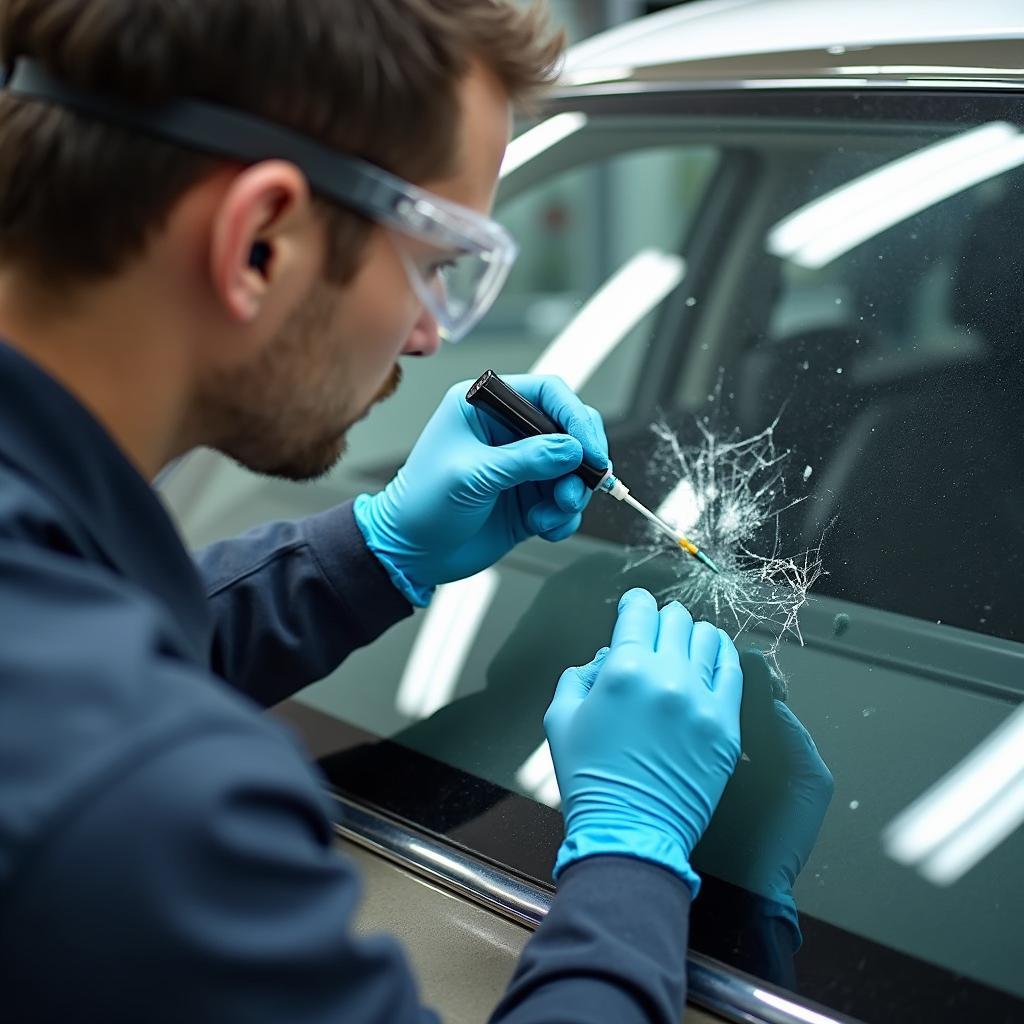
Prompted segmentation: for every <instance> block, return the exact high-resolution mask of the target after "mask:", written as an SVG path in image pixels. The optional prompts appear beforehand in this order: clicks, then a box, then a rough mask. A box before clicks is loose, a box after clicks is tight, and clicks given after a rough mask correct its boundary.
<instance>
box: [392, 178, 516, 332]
mask: <svg viewBox="0 0 1024 1024" xmlns="http://www.w3.org/2000/svg"><path fill="white" fill-rule="evenodd" d="M379 219H380V221H381V222H382V223H384V224H387V225H389V226H390V227H393V228H394V229H395V230H396V231H397V232H399V234H400V235H401V236H404V237H407V238H411V239H414V240H416V241H418V242H420V243H422V244H420V245H410V244H406V243H404V241H403V238H399V239H397V245H396V248H397V250H398V254H399V256H400V257H401V259H402V262H403V264H404V265H405V270H406V273H407V274H408V277H409V282H410V284H411V285H412V287H413V289H414V291H415V292H416V294H417V296H419V298H420V300H421V301H422V302H423V304H424V306H426V308H427V310H428V311H429V312H430V314H431V315H432V316H433V317H434V319H435V320H436V321H437V325H438V327H439V328H440V331H441V335H442V337H444V338H445V339H446V340H447V341H452V342H456V341H460V340H461V339H462V338H464V337H465V336H466V334H467V333H468V332H469V331H470V330H471V329H472V328H473V327H474V326H476V324H477V323H478V322H479V321H480V318H481V317H482V316H483V315H484V314H485V313H486V312H487V311H488V310H489V309H490V308H491V306H492V305H493V303H494V300H495V299H496V298H497V296H498V293H499V292H500V291H501V289H502V287H503V286H504V284H505V281H506V280H507V279H508V275H509V271H510V270H511V269H512V264H513V263H514V262H515V258H516V254H517V251H518V250H517V247H516V243H515V241H514V240H513V239H512V236H511V235H510V234H509V233H508V232H507V231H506V230H505V229H504V228H503V227H501V225H500V224H497V223H495V222H494V221H492V220H490V219H489V218H487V217H484V216H481V215H480V214H478V213H476V212H475V211H473V210H470V209H467V208H466V207H464V206H459V205H458V204H457V203H452V202H450V201H448V200H446V199H442V198H441V197H440V196H436V195H433V194H432V193H430V192H426V191H424V190H423V189H420V188H417V187H416V186H415V185H409V184H406V185H405V196H404V198H403V199H401V200H399V202H398V203H397V204H396V206H395V208H394V210H393V211H392V212H390V213H388V214H387V215H382V216H381V217H380V218H379Z"/></svg>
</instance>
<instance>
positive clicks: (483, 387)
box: [466, 370, 722, 572]
mask: <svg viewBox="0 0 1024 1024" xmlns="http://www.w3.org/2000/svg"><path fill="white" fill-rule="evenodd" d="M466 401H467V402H469V404H470V405H472V406H473V407H474V408H476V409H480V410H482V411H483V412H486V413H487V414H488V415H489V416H491V417H493V418H494V419H496V420H497V421H498V422H499V423H502V424H504V425H505V426H506V427H508V429H509V430H511V431H512V433H514V434H515V435H516V436H517V437H535V436H537V435H538V434H564V433H565V431H564V430H562V428H561V427H559V426H558V424H557V423H555V421H554V420H553V419H551V417H550V416H548V415H547V413H545V412H542V411H541V410H540V409H538V408H537V406H535V405H534V404H533V403H532V402H530V401H529V400H528V399H526V398H524V397H523V396H522V395H521V394H519V392H518V391H516V390H515V389H514V388H511V387H509V385H508V384H506V383H505V382H504V381H503V380H502V379H501V378H500V377H499V376H498V375H497V374H496V373H495V372H494V371H493V370H487V371H486V372H485V373H484V374H483V375H482V376H481V377H480V378H479V379H478V380H477V381H476V382H475V383H474V384H473V386H472V387H471V388H470V389H469V391H468V392H467V393H466ZM575 472H576V475H577V476H578V477H579V478H580V479H581V480H582V481H583V482H584V483H585V484H586V485H587V487H589V488H590V489H591V490H594V491H602V492H604V493H605V494H610V495H611V496H612V497H613V498H616V499H617V500H618V501H625V503H626V504H627V505H630V506H631V507H633V508H635V509H636V510H637V512H639V513H640V515H642V516H643V517H644V518H645V519H649V520H650V521H651V522H652V523H653V524H654V525H655V526H656V527H657V528H658V529H659V530H661V532H662V533H664V534H667V535H668V536H669V537H671V538H672V543H673V544H678V545H679V546H680V547H681V548H682V549H683V550H684V551H685V552H686V553H687V554H689V555H692V556H693V557H694V558H696V559H697V561H698V562H700V563H701V564H702V565H705V566H707V568H709V569H710V570H711V571H712V572H721V571H722V570H721V569H719V568H718V566H717V565H715V563H714V562H713V561H711V559H710V558H708V556H707V555H705V554H704V552H703V551H701V550H700V548H698V547H697V545H696V544H694V543H693V541H691V540H687V538H686V537H684V536H683V535H682V534H681V533H679V532H678V531H676V530H674V529H672V527H671V526H669V524H668V523H666V522H665V520H664V519H662V518H661V517H660V516H657V515H655V514H654V513H653V512H652V511H651V510H650V509H648V508H645V507H644V506H643V505H641V504H640V502H639V501H637V500H636V498H634V497H633V496H632V495H631V494H630V493H629V488H628V487H626V486H625V484H623V483H622V481H621V480H619V478H618V477H616V476H615V475H614V474H613V473H612V469H611V465H610V464H609V465H607V466H605V467H604V468H600V469H599V468H597V467H595V466H591V465H588V464H587V463H586V462H584V463H583V464H582V465H581V466H580V467H579V469H577V470H576V471H575Z"/></svg>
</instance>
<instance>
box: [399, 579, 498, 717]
mask: <svg viewBox="0 0 1024 1024" xmlns="http://www.w3.org/2000/svg"><path fill="white" fill-rule="evenodd" d="M497 589H498V573H497V572H496V571H495V570H494V569H485V570H484V571H483V572H481V573H477V574H476V575H475V576H470V577H469V579H466V580H459V581H458V582H456V583H446V584H444V586H441V587H438V588H437V592H436V593H435V594H434V599H433V600H432V601H431V603H430V608H429V609H428V610H427V613H426V615H425V616H424V619H423V625H422V626H421V627H420V631H419V633H418V634H417V635H416V642H415V644H413V648H412V653H411V654H410V655H409V660H408V661H407V662H406V663H405V672H404V673H403V675H402V681H401V683H399V685H398V693H397V695H396V697H395V706H396V707H397V708H398V710H399V711H400V712H401V713H402V714H403V715H408V716H409V717H410V718H427V717H428V716H430V715H432V714H433V713H434V712H435V711H437V710H438V709H439V708H442V707H444V706H445V705H446V704H448V703H449V702H450V701H451V699H452V697H454V696H455V687H456V686H457V685H458V682H459V676H460V675H461V674H462V669H463V667H464V666H465V664H466V659H467V658H468V657H469V652H470V650H471V649H472V646H473V643H474V642H475V640H476V637H477V633H478V632H479V630H480V625H481V623H482V622H483V619H484V616H485V615H486V614H487V611H488V609H489V608H490V606H491V603H492V602H493V601H494V595H495V593H496V592H497Z"/></svg>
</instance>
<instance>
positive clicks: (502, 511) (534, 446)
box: [355, 376, 608, 607]
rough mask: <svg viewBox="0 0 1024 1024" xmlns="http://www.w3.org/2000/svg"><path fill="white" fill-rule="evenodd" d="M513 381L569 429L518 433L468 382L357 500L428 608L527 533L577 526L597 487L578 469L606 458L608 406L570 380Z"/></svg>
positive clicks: (413, 596)
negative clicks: (587, 399) (392, 470)
mask: <svg viewBox="0 0 1024 1024" xmlns="http://www.w3.org/2000/svg"><path fill="white" fill-rule="evenodd" d="M506 380H507V381H508V383H509V384H510V385H511V386H512V387H514V388H515V389H516V390H517V391H519V392H520V393H521V394H522V395H523V396H524V397H525V398H528V399H529V400H530V401H531V402H533V404H534V405H536V406H539V407H540V408H541V409H543V410H544V412H546V413H547V414H548V415H549V416H550V417H551V418H552V419H553V420H554V421H555V422H556V423H557V424H559V426H561V427H562V428H563V429H564V430H565V434H544V435H542V436H540V437H529V438H525V439H518V440H517V439H516V438H515V437H514V436H513V435H512V434H511V432H510V431H509V430H508V429H507V428H506V427H504V426H502V425H501V424H499V423H497V422H495V421H494V420H492V419H491V418H490V417H489V416H487V415H486V414H482V413H479V412H478V411H477V410H476V409H474V408H473V406H471V405H470V404H469V403H468V402H467V401H466V398H465V395H466V392H467V390H468V389H469V386H470V384H471V383H472V382H471V381H465V382H463V383H461V384H456V385H455V386H454V387H452V388H451V389H450V390H449V391H448V393H447V394H446V395H445V397H444V399H443V400H442V402H441V404H440V406H439V407H438V409H437V411H436V412H435V413H434V415H433V417H432V418H431V419H430V422H429V423H428V424H427V425H426V427H425V428H424V430H423V433H422V434H421V435H420V438H419V440H418V441H417V442H416V445H415V447H414V448H413V450H412V452H411V453H410V455H409V458H408V460H407V461H406V463H405V465H404V466H403V467H402V468H401V469H400V470H399V471H398V474H397V475H396V476H395V478H394V480H392V481H391V482H390V483H389V484H388V485H387V487H385V488H384V490H383V491H381V492H379V493H378V494H374V495H372V496H370V495H366V494H363V495H360V496H359V497H358V498H357V499H356V502H355V518H356V523H357V524H358V526H359V529H360V530H361V531H362V534H363V536H364V537H365V538H366V543H367V545H368V547H369V548H370V550H371V551H372V552H373V553H374V554H375V555H376V556H377V558H378V559H379V560H380V562H381V564H382V565H383V566H384V568H385V569H386V570H387V571H388V574H389V575H390V576H391V579H392V581H393V582H394V583H395V585H396V586H397V587H398V589H399V590H400V591H401V592H402V593H403V594H404V595H405V596H406V597H407V598H408V599H409V600H410V601H411V602H412V603H413V604H416V605H420V606H421V607H422V606H424V605H426V604H427V603H428V602H429V600H430V597H431V594H432V593H433V589H434V587H436V586H437V585H438V584H439V583H450V582H451V581H453V580H459V579H465V578H466V577H467V576H472V575H473V574H474V573H477V572H480V571H481V570H482V569H486V568H487V567H488V566H490V565H493V564H494V563H495V562H496V561H498V559H499V558H501V557H502V556H503V555H504V554H506V553H507V552H508V551H510V550H511V549H512V548H513V547H515V545H516V544H518V543H519V542H520V541H523V540H525V539H526V538H527V537H532V536H538V537H543V538H544V539H545V540H550V541H558V540H563V539H565V538H566V537H568V536H570V535H571V534H573V533H575V532H576V530H578V529H579V525H580V522H581V518H582V517H581V515H580V513H581V512H582V511H583V509H584V508H585V507H586V505H587V502H588V501H589V500H590V493H591V492H590V491H589V490H588V489H587V488H586V487H585V486H584V484H583V481H582V480H580V478H579V477H577V476H574V475H572V471H573V470H574V469H576V468H577V467H578V466H579V465H580V463H581V461H582V460H583V459H584V458H586V460H587V462H589V463H592V464H593V465H595V466H605V465H607V463H608V441H607V438H606V437H605V432H604V424H603V423H602V421H601V416H600V413H598V412H597V410H596V409H592V408H590V407H589V406H587V405H584V403H583V402H582V401H581V400H580V399H579V397H578V396H577V395H576V394H575V393H574V392H573V391H572V390H571V389H570V388H569V386H568V385H567V384H566V383H565V382H564V381H562V380H561V379H560V378H558V377H539V376H510V377H507V378H506ZM567 435H571V436H567Z"/></svg>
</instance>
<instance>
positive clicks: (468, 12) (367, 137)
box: [0, 0, 563, 285]
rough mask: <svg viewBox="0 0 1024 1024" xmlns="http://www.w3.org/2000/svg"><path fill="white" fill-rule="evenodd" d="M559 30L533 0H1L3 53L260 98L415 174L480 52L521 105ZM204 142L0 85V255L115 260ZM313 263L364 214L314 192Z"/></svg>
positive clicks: (54, 67) (179, 186) (83, 82)
mask: <svg viewBox="0 0 1024 1024" xmlns="http://www.w3.org/2000/svg"><path fill="white" fill-rule="evenodd" d="M562 48H563V37H562V34H561V33H555V32H552V30H551V29H550V27H549V22H548V18H547V14H546V11H545V9H544V7H543V2H542V0H534V2H533V3H532V4H531V5H530V6H528V7H523V6H520V5H517V3H515V0H0V59H2V60H3V63H4V65H5V66H7V67H9V66H10V65H11V63H12V62H13V60H14V59H15V58H17V57H18V56H21V55H26V56H32V57H35V58H36V59H38V60H39V61H41V62H42V63H43V64H44V65H45V66H46V67H47V68H48V69H49V70H50V71H51V72H53V73H54V74H56V75H58V76H59V77H61V78H62V79H64V80H65V81H67V82H69V83H71V84H74V85H79V86H82V87H85V88H89V89H93V90H99V91H104V92H107V93H109V94H111V95H114V96H120V97H123V98H130V99H133V100H136V101H140V102H159V101H162V100H166V99H171V98H173V97H177V96H196V97H203V98H205V99H209V100H213V101H215V102H218V103H222V104H226V105H229V106H232V107H235V108H237V109H241V110H245V111H248V112H250V113H254V114H258V115H260V116H262V117H265V118H268V119H270V120H273V121H275V122H277V123H279V124H282V125H286V126H288V127H290V128H293V129H296V130H298V131H301V132H303V133H305V134H307V135H309V136H311V137H313V138H315V139H317V140H319V141H320V142H322V143H325V144H327V145H330V146H333V147H335V148H337V149H338V150H340V151H342V152H346V153H350V154H353V155H356V156H360V157H362V158H364V159H366V160H369V161H371V162H372V163H375V164H377V165H379V166H381V167H384V168H386V169H387V170H389V171H392V172H393V173H395V174H398V175H401V176H402V177H404V178H408V179H410V180H412V181H425V180H429V179H431V178H434V177H441V176H444V174H445V173H446V172H448V171H449V170H450V167H449V164H450V161H451V157H452V154H454V153H455V152H457V149H458V141H459V140H458V139H457V138H456V132H457V126H458V123H459V122H458V111H459V98H458V85H459V82H460V81H461V79H462V78H463V76H464V75H465V74H466V72H467V70H468V69H469V66H470V63H471V61H473V60H474V59H479V60H480V61H482V62H483V63H484V64H485V65H487V66H488V67H489V68H490V69H491V70H492V71H493V72H494V73H495V74H496V75H497V77H498V79H499V80H500V81H501V82H502V84H503V85H504V87H505V89H506V91H507V92H508V94H509V97H510V99H511V100H512V101H513V102H514V103H516V104H518V105H522V104H523V103H524V102H528V101H529V100H530V99H531V98H532V97H533V96H534V95H535V93H536V92H537V91H538V90H540V89H541V88H542V87H543V86H545V85H546V84H548V83H549V82H550V81H551V80H552V78H553V77H554V74H555V72H556V68H557V64H558V61H559V59H560V57H561V53H562ZM216 166H218V165H217V162H216V160H214V159H213V158H211V157H208V156H203V155H200V154H197V153H194V152H191V151H188V150H186V149H183V148H180V147H178V146H175V145H172V144H169V143H164V142H160V141H157V140H154V139H151V138H148V137H144V136H142V135H139V134H136V133H133V132H131V131H130V130H126V129H122V128H119V127H116V126H113V125H110V124H106V123H103V122H100V121H97V120H91V119H89V118H86V117H83V116H80V115H78V114H75V113H72V112H71V111H69V110H67V109H64V108H61V107H57V106H52V105H48V104H42V103H39V102H34V101H31V100H24V99H20V98H16V97H14V96H12V95H9V94H3V93H0V262H10V263H15V264H17V265H18V266H19V267H22V268H23V269H25V270H26V271H28V272H29V273H30V274H33V275H34V276H37V277H40V278H41V280H43V281H45V282H47V283H49V284H51V285H52V284H67V285H70V284H73V283H78V282H82V281H86V280H90V279H96V278H99V277H103V276H109V275H111V274H114V273H116V272H117V271H118V270H120V269H121V268H122V267H123V266H124V264H125V263H126V261H127V260H129V259H130V258H131V257H132V256H133V255H136V254H137V253H138V252H139V251H140V250H141V249H142V248H143V246H144V244H145V242H146V240H147V238H148V237H149V235H150V234H151V233H152V232H153V231H154V230H157V229H158V228H159V227H160V226H161V224H162V223H163V222H164V220H165V218H166V217H167V215H168V214H169V212H170V210H171V208H172V207H173V205H174V204H175V202H176V201H177V200H178V199H179V198H180V196H181V195H182V194H183V193H184V192H185V191H186V190H187V189H188V188H189V187H190V186H191V185H192V184H194V183H195V182H196V181H197V180H199V179H200V178H202V177H203V176H204V175H206V174H208V173H209V172H210V171H212V170H213V169H214V168H215V167H216ZM320 205H321V208H322V209H323V210H324V212H325V214H326V217H327V220H328V228H329V234H330V237H331V242H332V244H331V253H330V256H329V259H328V266H327V276H328V277H329V278H330V279H332V280H334V281H336V282H338V283H344V281H345V280H347V279H349V278H350V277H351V276H353V275H354V273H355V271H356V269H357V268H358V265H359V258H360V254H361V251H362V248H363V244H364V242H365V240H366V237H367V233H368V225H367V222H366V221H365V219H364V218H362V217H361V216H359V215H357V214H355V213H352V212H350V211H347V210H344V209H342V208H341V207H337V206H334V205H330V204H327V203H326V202H322V201H321V202H320Z"/></svg>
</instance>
